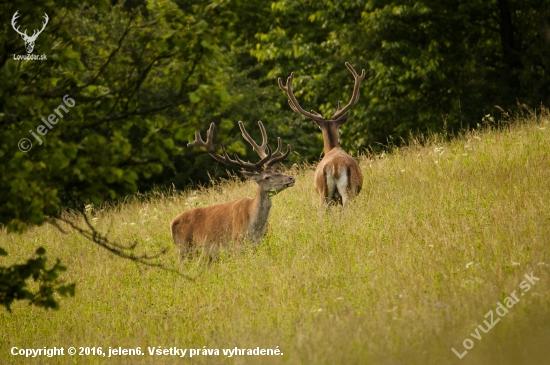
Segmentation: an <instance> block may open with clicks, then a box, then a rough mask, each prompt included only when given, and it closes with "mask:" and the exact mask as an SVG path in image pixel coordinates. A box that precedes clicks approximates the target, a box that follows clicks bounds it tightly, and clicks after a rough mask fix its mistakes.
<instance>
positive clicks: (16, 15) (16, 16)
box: [11, 10, 50, 39]
mask: <svg viewBox="0 0 550 365" xmlns="http://www.w3.org/2000/svg"><path fill="white" fill-rule="evenodd" d="M18 13H19V10H17V11H16V12H15V14H13V17H12V18H11V26H12V27H13V29H14V30H15V31H16V32H17V33H19V34H20V35H21V36H22V37H25V38H27V39H33V38H36V37H38V35H39V34H40V33H42V31H43V30H44V29H45V28H46V25H47V24H48V20H50V18H49V17H48V14H46V13H44V19H45V20H46V21H45V22H42V29H40V30H37V29H35V30H34V32H33V33H32V35H31V36H30V37H29V35H28V34H27V30H26V29H25V33H21V32H20V31H19V28H20V27H21V26H18V27H17V28H16V27H15V21H16V20H17V18H19V15H18Z"/></svg>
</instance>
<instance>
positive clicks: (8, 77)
mask: <svg viewBox="0 0 550 365" xmlns="http://www.w3.org/2000/svg"><path fill="white" fill-rule="evenodd" d="M208 4H209V3H208V2H203V3H202V4H197V5H194V6H192V7H191V8H189V9H187V11H184V10H182V9H180V8H178V6H177V5H176V4H174V3H172V2H166V1H162V2H157V1H151V2H148V3H147V8H146V9H145V8H138V9H131V10H127V9H125V8H123V7H122V6H121V5H118V6H110V5H109V4H108V3H105V2H97V3H95V5H91V4H77V3H75V2H71V1H64V2H55V6H54V2H52V1H40V2H38V3H37V2H35V3H33V4H32V7H31V6H30V4H28V5H25V4H24V3H23V2H17V1H16V2H13V3H9V4H8V3H5V4H2V5H1V12H0V14H1V15H0V17H1V19H2V22H3V23H4V24H9V23H10V18H11V16H12V14H13V13H14V12H15V10H16V9H19V11H20V13H21V14H24V15H22V16H21V18H20V19H19V22H20V23H21V24H23V23H25V26H28V27H29V28H30V27H31V24H34V23H33V20H34V21H35V22H36V21H38V20H39V19H41V16H42V15H43V12H44V11H45V12H47V13H48V15H49V17H50V24H48V27H47V28H46V31H44V32H43V33H42V34H41V35H40V37H39V39H38V41H37V44H36V46H35V53H37V54H46V55H47V57H48V59H47V60H46V61H18V60H13V59H11V58H10V57H12V54H14V53H15V54H20V53H22V52H24V49H23V42H22V40H21V39H20V37H18V36H17V35H16V34H15V32H14V31H13V29H11V27H4V28H3V30H2V32H3V34H2V37H1V39H2V43H3V50H4V51H3V62H2V63H1V64H0V85H2V86H0V106H1V109H2V110H1V114H0V122H1V123H2V125H3V127H4V128H2V130H1V131H0V141H1V142H0V157H1V158H2V160H3V161H5V162H6V163H3V164H2V165H1V167H0V176H1V178H0V201H2V204H1V208H0V223H2V224H6V225H7V227H8V230H9V231H21V230H24V229H25V224H26V223H33V224H41V223H42V222H44V220H45V219H46V217H47V216H48V215H56V214H58V213H59V212H60V209H61V208H62V207H67V206H70V204H71V200H72V198H74V199H75V201H79V202H82V201H91V202H93V203H95V204H100V203H101V202H103V201H105V200H109V199H114V198H116V197H119V196H125V195H126V194H129V193H132V192H135V191H136V190H137V189H138V181H141V180H144V179H147V178H150V177H151V176H153V175H155V174H159V173H160V172H161V171H162V170H163V168H166V167H169V166H170V164H171V162H170V158H171V157H172V155H173V154H180V153H182V148H181V145H180V142H182V144H183V143H185V142H187V141H188V140H189V139H190V138H191V137H192V135H193V131H194V130H195V129H196V128H197V127H198V126H199V125H202V124H205V119H206V121H207V122H208V121H209V119H211V118H215V117H216V116H217V115H219V113H220V111H221V110H223V105H224V103H227V101H228V94H227V90H226V88H225V83H226V81H227V80H226V79H227V75H225V74H224V69H223V68H222V65H224V64H225V62H226V61H224V58H225V56H224V54H223V47H222V46H220V44H221V43H223V39H224V37H226V35H225V33H224V32H223V27H224V24H223V19H220V17H219V15H220V14H218V12H217V10H216V7H214V6H207V5H208ZM210 5H212V4H210ZM64 98H70V99H71V100H74V106H73V107H70V108H68V107H66V106H64V107H65V108H66V109H67V111H66V112H65V113H63V111H61V112H62V115H63V116H60V117H59V118H58V120H57V124H55V125H53V127H52V128H51V129H49V128H45V127H41V128H44V129H45V130H46V132H47V134H46V135H44V136H41V137H40V139H41V140H42V141H43V143H42V144H40V143H39V141H38V140H37V139H35V138H34V137H33V136H32V135H31V133H30V132H29V131H31V130H32V131H34V133H35V134H38V131H39V130H38V128H39V127H38V126H39V125H40V124H41V123H42V122H41V118H45V119H47V118H48V116H49V115H53V116H54V117H56V116H57V115H55V114H54V111H55V110H56V109H57V108H58V106H59V105H63V100H64ZM21 138H28V139H30V140H31V141H32V143H33V148H32V149H31V150H30V151H29V152H26V153H25V152H21V151H19V150H18V148H17V141H18V140H20V139H21ZM184 153H185V154H186V155H187V156H189V155H191V154H192V153H196V151H190V150H189V149H185V150H184ZM187 158H188V157H187ZM191 165H192V163H191Z"/></svg>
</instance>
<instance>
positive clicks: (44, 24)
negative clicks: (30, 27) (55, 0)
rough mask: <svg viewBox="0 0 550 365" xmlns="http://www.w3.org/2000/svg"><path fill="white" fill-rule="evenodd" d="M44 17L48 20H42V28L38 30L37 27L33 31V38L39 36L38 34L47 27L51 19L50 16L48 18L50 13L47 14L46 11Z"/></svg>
mask: <svg viewBox="0 0 550 365" xmlns="http://www.w3.org/2000/svg"><path fill="white" fill-rule="evenodd" d="M43 18H44V19H45V20H46V22H42V29H40V30H36V29H35V30H34V32H33V33H32V36H31V38H35V37H38V35H39V34H40V33H42V31H43V30H44V29H45V28H46V25H47V24H48V20H50V18H48V14H46V13H44V17H43ZM37 32H38V33H37Z"/></svg>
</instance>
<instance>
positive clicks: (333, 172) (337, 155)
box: [278, 62, 365, 207]
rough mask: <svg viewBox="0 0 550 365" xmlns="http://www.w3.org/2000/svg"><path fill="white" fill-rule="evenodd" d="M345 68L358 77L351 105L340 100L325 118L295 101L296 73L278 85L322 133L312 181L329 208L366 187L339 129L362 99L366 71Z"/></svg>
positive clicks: (290, 103)
mask: <svg viewBox="0 0 550 365" xmlns="http://www.w3.org/2000/svg"><path fill="white" fill-rule="evenodd" d="M346 67H347V68H348V69H349V70H350V72H351V73H352V74H353V77H354V78H355V85H354V87H353V95H352V96H351V100H350V102H349V103H348V105H346V106H345V107H344V108H342V107H341V103H340V102H338V108H337V109H336V112H335V113H334V114H333V115H332V117H330V119H325V118H324V117H323V116H322V115H321V114H319V113H317V112H315V111H313V110H312V111H311V113H309V112H306V111H305V110H304V109H302V107H301V106H300V104H298V100H296V97H295V96H294V93H293V92H292V80H293V79H294V72H292V73H291V74H290V77H289V78H288V79H287V81H286V86H283V83H282V81H281V79H280V78H279V80H278V82H279V87H280V88H281V90H283V91H284V92H285V93H286V94H287V95H288V98H289V99H288V104H289V105H290V108H291V109H292V110H293V111H295V112H296V113H299V114H302V115H303V116H305V117H307V118H309V119H311V120H313V121H314V122H315V123H316V124H317V126H319V129H321V132H322V133H323V141H324V151H325V157H324V158H323V159H322V160H321V162H319V165H317V168H316V169H315V174H314V177H313V179H314V181H313V182H314V184H315V190H317V193H318V194H319V196H320V198H321V204H327V205H328V206H329V207H330V206H331V205H332V204H333V203H334V202H340V201H341V203H342V205H343V206H345V205H346V202H347V201H348V199H350V198H353V197H355V196H356V195H357V194H359V192H360V191H361V187H362V186H363V175H362V174H361V169H360V168H359V164H358V163H357V161H355V160H354V159H353V158H352V157H351V156H350V155H348V154H347V153H346V152H344V151H343V150H341V149H340V148H339V147H338V146H339V139H338V128H339V127H340V126H341V125H342V124H344V123H345V122H346V121H347V120H348V117H349V113H348V110H349V109H350V108H351V107H352V106H354V105H355V104H356V103H357V101H358V100H359V86H360V85H361V81H363V79H364V78H365V70H363V72H361V76H359V75H357V72H355V70H354V69H353V67H351V65H350V64H349V63H347V62H346Z"/></svg>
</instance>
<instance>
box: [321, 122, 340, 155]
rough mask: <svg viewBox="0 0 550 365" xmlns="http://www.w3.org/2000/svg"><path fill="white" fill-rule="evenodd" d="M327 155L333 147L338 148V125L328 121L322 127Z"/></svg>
mask: <svg viewBox="0 0 550 365" xmlns="http://www.w3.org/2000/svg"><path fill="white" fill-rule="evenodd" d="M321 131H322V133H323V142H324V145H325V146H324V149H325V155H326V154H327V153H329V152H330V151H331V150H332V149H333V148H338V126H336V123H330V122H329V123H327V124H326V125H325V126H324V127H323V128H322V129H321Z"/></svg>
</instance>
